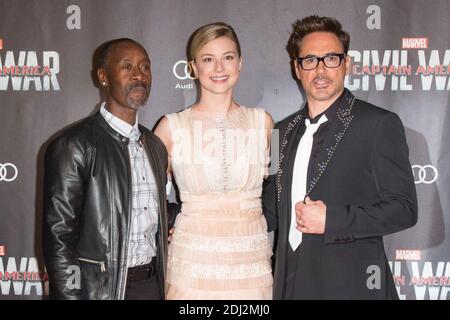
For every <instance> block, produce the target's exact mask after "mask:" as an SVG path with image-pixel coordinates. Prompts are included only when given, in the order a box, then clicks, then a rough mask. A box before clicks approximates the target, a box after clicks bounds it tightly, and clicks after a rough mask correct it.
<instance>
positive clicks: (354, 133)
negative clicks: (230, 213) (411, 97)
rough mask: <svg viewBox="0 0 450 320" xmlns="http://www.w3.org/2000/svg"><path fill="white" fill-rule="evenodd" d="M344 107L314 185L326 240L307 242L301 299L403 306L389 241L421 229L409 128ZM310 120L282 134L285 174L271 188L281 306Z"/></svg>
mask: <svg viewBox="0 0 450 320" xmlns="http://www.w3.org/2000/svg"><path fill="white" fill-rule="evenodd" d="M340 101H341V103H340V105H339V106H338V108H337V117H336V119H335V121H333V123H332V124H331V127H330V131H329V134H328V136H327V138H326V140H325V142H324V143H323V145H322V148H321V150H320V152H319V154H318V156H317V160H316V162H315V163H310V166H313V167H312V168H311V169H312V170H311V171H310V172H312V174H311V175H310V176H309V177H308V180H309V181H308V183H307V195H309V196H310V198H311V199H312V200H322V201H324V202H325V204H326V205H327V215H326V225H325V233H324V234H323V235H310V234H303V238H302V243H301V244H300V246H299V247H298V248H297V250H296V255H295V258H294V259H298V261H296V263H297V269H296V270H297V272H296V277H295V289H294V294H293V298H294V299H396V298H398V295H397V292H396V290H395V286H394V282H393V279H392V274H391V272H390V268H389V265H388V261H387V258H386V254H385V250H384V245H383V239H382V236H383V235H386V234H390V233H394V232H397V231H400V230H403V229H406V228H408V227H411V226H413V225H414V224H415V223H416V222H417V198H416V191H415V186H414V179H413V175H412V170H411V165H410V163H409V159H408V153H409V152H408V147H407V144H406V139H405V134H404V128H403V125H402V123H401V121H400V119H399V117H398V116H397V115H396V114H394V113H392V112H390V111H387V110H384V109H381V108H378V107H376V106H373V105H371V104H369V103H366V102H364V101H361V100H358V99H355V98H354V96H353V95H352V94H351V93H350V92H349V91H347V90H345V92H344V96H343V98H342V99H341V100H340ZM304 113H305V110H302V111H299V112H297V113H295V114H293V115H292V116H290V117H288V118H287V119H286V120H284V121H282V122H280V123H278V124H277V126H276V127H275V129H278V130H279V134H280V146H281V148H280V167H279V169H278V173H277V174H275V175H272V176H269V178H268V179H267V180H266V181H265V183H264V193H263V206H264V214H265V216H266V219H267V222H268V225H269V230H273V229H278V232H277V234H278V241H277V248H276V264H275V274H274V299H283V298H285V289H286V266H287V263H288V261H287V250H288V246H289V242H288V234H289V226H290V218H291V185H292V172H293V166H294V161H295V155H296V151H297V147H298V143H299V140H300V138H301V134H297V133H298V130H303V129H302V126H304ZM291 259H292V258H291ZM291 262H292V261H291Z"/></svg>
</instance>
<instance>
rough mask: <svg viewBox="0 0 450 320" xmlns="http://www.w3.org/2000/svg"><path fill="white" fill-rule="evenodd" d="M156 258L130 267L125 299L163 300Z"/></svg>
mask: <svg viewBox="0 0 450 320" xmlns="http://www.w3.org/2000/svg"><path fill="white" fill-rule="evenodd" d="M163 299H164V297H163V296H162V295H161V286H160V284H159V280H158V274H157V272H156V263H155V262H154V260H152V262H151V263H150V264H148V265H145V266H139V267H134V268H129V269H128V275H127V286H126V289H125V300H163Z"/></svg>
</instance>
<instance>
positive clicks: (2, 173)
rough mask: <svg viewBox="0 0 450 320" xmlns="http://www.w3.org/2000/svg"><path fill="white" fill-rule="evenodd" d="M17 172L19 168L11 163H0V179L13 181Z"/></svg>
mask: <svg viewBox="0 0 450 320" xmlns="http://www.w3.org/2000/svg"><path fill="white" fill-rule="evenodd" d="M18 174H19V170H17V167H16V166H15V165H13V164H12V163H0V181H6V182H11V181H14V180H16V178H17V175H18Z"/></svg>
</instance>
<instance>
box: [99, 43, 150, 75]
mask: <svg viewBox="0 0 450 320" xmlns="http://www.w3.org/2000/svg"><path fill="white" fill-rule="evenodd" d="M122 42H131V43H134V44H136V45H137V46H139V47H141V48H142V49H144V51H145V52H147V50H145V48H144V47H143V46H142V44H140V43H139V42H137V41H135V40H133V39H130V38H119V39H113V40H110V41H107V42H105V43H103V44H102V45H100V47H98V49H97V68H106V67H107V62H108V56H109V53H110V52H111V50H112V48H113V47H114V46H116V45H118V44H120V43H122Z"/></svg>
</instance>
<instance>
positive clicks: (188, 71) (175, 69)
mask: <svg viewBox="0 0 450 320" xmlns="http://www.w3.org/2000/svg"><path fill="white" fill-rule="evenodd" d="M180 64H181V65H184V68H183V72H182V74H181V75H180V74H179V73H178V72H179V70H178V69H179V68H178V66H179V65H180ZM191 71H192V70H191V66H190V65H189V63H187V61H186V60H179V61H177V62H176V63H175V64H174V65H173V69H172V72H173V75H174V76H175V77H176V78H177V79H179V80H186V79H191V80H194V79H195V78H194V77H192V76H191ZM183 73H184V74H183Z"/></svg>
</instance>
